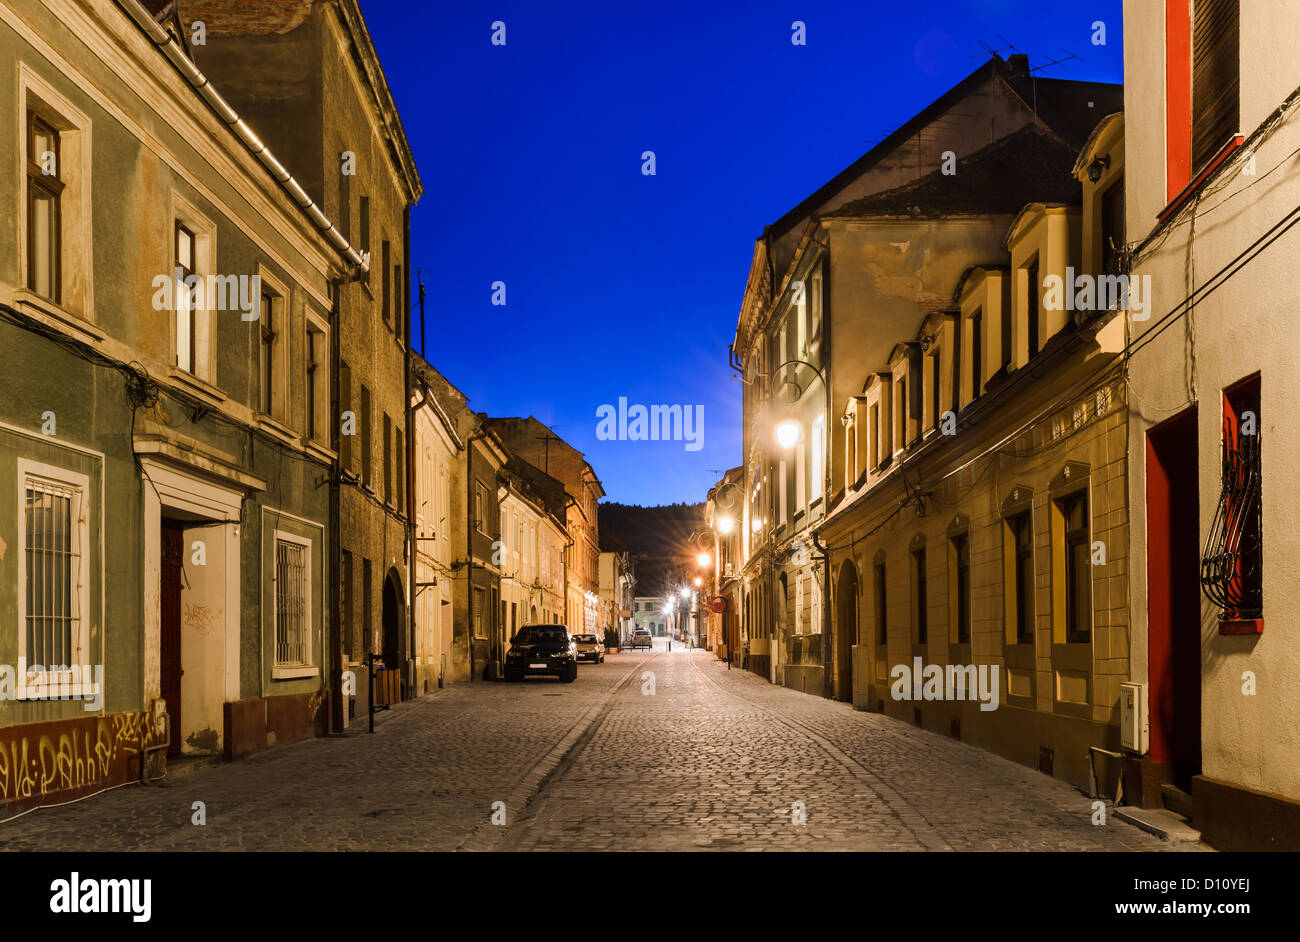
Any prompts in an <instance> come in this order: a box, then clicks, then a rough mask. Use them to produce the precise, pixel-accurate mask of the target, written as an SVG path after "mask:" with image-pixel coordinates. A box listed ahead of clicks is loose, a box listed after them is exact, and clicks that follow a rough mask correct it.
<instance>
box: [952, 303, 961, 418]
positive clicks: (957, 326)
mask: <svg viewBox="0 0 1300 942" xmlns="http://www.w3.org/2000/svg"><path fill="white" fill-rule="evenodd" d="M961 335H962V329H961V317H960V316H958V317H956V318H955V319H954V322H953V324H952V414H953V415H956V414H957V413H958V412H960V411H961V340H962V338H961Z"/></svg>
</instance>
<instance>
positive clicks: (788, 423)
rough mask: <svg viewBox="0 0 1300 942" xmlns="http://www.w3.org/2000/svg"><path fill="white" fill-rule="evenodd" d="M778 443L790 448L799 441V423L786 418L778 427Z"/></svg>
mask: <svg viewBox="0 0 1300 942" xmlns="http://www.w3.org/2000/svg"><path fill="white" fill-rule="evenodd" d="M776 443H777V444H778V445H780V446H781V447H782V448H785V449H790V448H793V447H794V446H795V445H797V444H798V443H799V423H798V422H796V421H795V420H794V419H786V420H785V421H784V422H781V423H780V424H779V425H777V427H776Z"/></svg>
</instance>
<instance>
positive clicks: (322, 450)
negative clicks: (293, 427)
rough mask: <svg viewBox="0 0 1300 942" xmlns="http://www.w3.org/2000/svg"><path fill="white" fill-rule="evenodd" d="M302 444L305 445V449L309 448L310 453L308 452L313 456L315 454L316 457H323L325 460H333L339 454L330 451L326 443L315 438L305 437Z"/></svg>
mask: <svg viewBox="0 0 1300 942" xmlns="http://www.w3.org/2000/svg"><path fill="white" fill-rule="evenodd" d="M302 446H303V448H305V449H306V450H307V453H308V454H310V455H313V456H315V457H317V458H320V459H322V460H324V461H333V460H334V459H335V458H337V457H338V455H337V454H335V453H334V452H332V451H330V450H329V449H328V448H326V447H325V446H324V445H322V444H321V443H320V442H317V441H315V440H313V439H310V438H304V439H303V440H302Z"/></svg>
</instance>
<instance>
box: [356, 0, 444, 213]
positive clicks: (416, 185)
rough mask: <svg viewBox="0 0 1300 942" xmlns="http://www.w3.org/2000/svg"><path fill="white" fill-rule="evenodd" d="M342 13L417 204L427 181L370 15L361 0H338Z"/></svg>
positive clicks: (400, 171)
mask: <svg viewBox="0 0 1300 942" xmlns="http://www.w3.org/2000/svg"><path fill="white" fill-rule="evenodd" d="M337 6H338V11H339V14H340V16H341V18H342V20H343V24H344V26H346V27H347V29H348V32H349V33H351V34H352V41H353V43H354V45H355V47H356V49H357V51H358V53H359V55H358V58H359V59H360V63H359V64H360V65H361V75H362V78H363V79H365V81H366V84H367V85H369V86H370V90H371V93H372V94H374V96H375V100H376V103H377V104H378V105H379V113H380V115H381V117H382V118H383V123H384V125H385V126H386V127H387V128H388V130H389V133H390V134H391V135H392V137H391V138H390V140H389V143H390V145H392V146H391V148H390V150H391V151H392V153H391V154H390V156H392V157H394V158H395V160H396V163H397V169H398V175H399V176H401V177H402V181H403V182H404V183H405V184H406V191H407V201H408V202H409V203H410V204H411V205H415V204H416V203H418V202H419V201H420V197H421V196H423V195H424V184H423V183H422V182H421V180H420V171H419V170H418V169H417V168H416V166H415V156H414V155H413V154H412V153H411V144H410V142H409V141H408V140H407V139H406V129H405V127H403V125H402V115H401V113H400V112H399V111H398V110H397V103H396V102H395V101H394V100H393V93H392V90H391V89H390V88H389V87H388V77H387V76H386V75H385V74H384V66H383V64H382V63H381V62H380V61H379V53H378V52H377V51H376V50H375V44H374V42H373V41H372V40H371V38H370V29H369V28H368V27H367V26H366V18H365V16H364V14H362V12H361V4H360V3H359V2H358V0H337Z"/></svg>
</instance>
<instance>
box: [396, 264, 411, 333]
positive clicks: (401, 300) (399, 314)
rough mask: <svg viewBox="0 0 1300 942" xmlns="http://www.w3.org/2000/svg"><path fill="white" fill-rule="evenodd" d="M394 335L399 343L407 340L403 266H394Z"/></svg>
mask: <svg viewBox="0 0 1300 942" xmlns="http://www.w3.org/2000/svg"><path fill="white" fill-rule="evenodd" d="M393 299H394V300H393V333H394V334H395V335H396V336H397V339H398V340H399V341H403V342H404V341H405V340H406V329H405V328H406V316H407V314H408V313H409V311H407V307H408V305H407V303H406V284H405V282H403V281H402V266H401V265H394V266H393Z"/></svg>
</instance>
